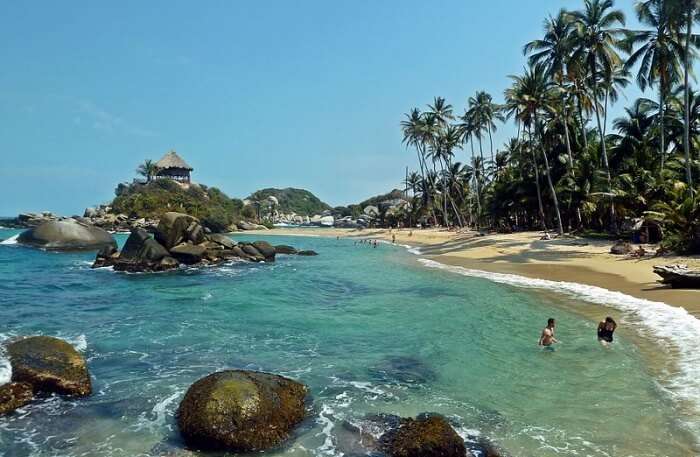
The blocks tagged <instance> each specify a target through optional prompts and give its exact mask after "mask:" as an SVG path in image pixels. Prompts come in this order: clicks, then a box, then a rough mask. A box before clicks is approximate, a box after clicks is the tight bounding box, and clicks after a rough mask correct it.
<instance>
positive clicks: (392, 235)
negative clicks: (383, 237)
mask: <svg viewBox="0 0 700 457" xmlns="http://www.w3.org/2000/svg"><path fill="white" fill-rule="evenodd" d="M391 244H396V234H395V233H392V234H391Z"/></svg>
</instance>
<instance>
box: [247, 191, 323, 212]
mask: <svg viewBox="0 0 700 457" xmlns="http://www.w3.org/2000/svg"><path fill="white" fill-rule="evenodd" d="M268 197H275V198H276V199H277V202H278V206H277V208H276V209H277V211H279V212H280V213H287V214H288V213H296V214H298V215H301V216H313V215H314V214H320V213H322V212H323V211H325V210H328V209H331V207H330V206H329V205H327V204H326V203H324V202H322V201H321V200H319V199H318V197H316V196H315V195H314V194H312V193H311V192H309V191H308V190H304V189H293V188H291V187H288V188H286V189H274V188H269V189H262V190H259V191H257V192H254V193H253V194H251V195H250V196H249V197H248V198H247V199H248V200H251V201H253V202H260V203H262V202H264V201H265V200H267V198H268Z"/></svg>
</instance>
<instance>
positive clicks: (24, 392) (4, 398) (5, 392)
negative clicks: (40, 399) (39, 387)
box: [0, 382, 34, 415]
mask: <svg viewBox="0 0 700 457" xmlns="http://www.w3.org/2000/svg"><path fill="white" fill-rule="evenodd" d="M33 397H34V391H33V390H32V386H31V384H28V383H26V382H10V383H7V384H4V385H2V386H0V415H3V414H7V413H10V412H12V411H14V410H16V409H17V408H21V407H22V406H24V405H26V404H27V403H29V402H30V401H32V398H33Z"/></svg>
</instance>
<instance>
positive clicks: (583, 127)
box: [578, 98, 588, 151]
mask: <svg viewBox="0 0 700 457" xmlns="http://www.w3.org/2000/svg"><path fill="white" fill-rule="evenodd" d="M578 117H579V121H580V122H581V138H582V139H583V150H584V151H588V135H586V123H585V122H584V119H583V107H582V106H581V99H580V98H578Z"/></svg>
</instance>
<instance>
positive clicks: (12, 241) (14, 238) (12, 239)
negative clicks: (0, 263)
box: [0, 233, 19, 245]
mask: <svg viewBox="0 0 700 457" xmlns="http://www.w3.org/2000/svg"><path fill="white" fill-rule="evenodd" d="M17 238H19V233H18V234H17V235H13V236H11V237H9V238H8V239H6V240H3V241H0V244H4V245H12V244H17Z"/></svg>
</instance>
